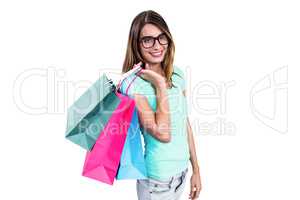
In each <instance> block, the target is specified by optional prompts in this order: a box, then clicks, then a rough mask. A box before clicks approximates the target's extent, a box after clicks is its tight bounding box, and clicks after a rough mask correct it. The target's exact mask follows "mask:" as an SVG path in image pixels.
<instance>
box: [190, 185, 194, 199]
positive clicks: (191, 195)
mask: <svg viewBox="0 0 300 200" xmlns="http://www.w3.org/2000/svg"><path fill="white" fill-rule="evenodd" d="M193 196H194V190H193V186H191V189H190V194H189V198H190V199H192V197H193Z"/></svg>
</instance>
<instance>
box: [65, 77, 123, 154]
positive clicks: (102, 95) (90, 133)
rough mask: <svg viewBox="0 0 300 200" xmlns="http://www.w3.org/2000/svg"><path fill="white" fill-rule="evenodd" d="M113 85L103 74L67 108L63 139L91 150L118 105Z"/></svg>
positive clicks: (118, 101)
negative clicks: (65, 128)
mask: <svg viewBox="0 0 300 200" xmlns="http://www.w3.org/2000/svg"><path fill="white" fill-rule="evenodd" d="M115 89H116V88H115V85H114V84H113V82H112V81H111V80H109V79H108V78H107V77H106V75H105V74H103V75H102V76H101V77H100V78H99V79H98V80H97V81H96V82H95V83H94V84H93V85H92V86H91V87H90V88H89V89H88V90H87V91H85V92H84V94H83V95H81V96H80V98H79V99H78V100H76V101H75V103H74V104H73V105H72V106H71V107H70V108H68V114H67V130H66V134H65V137H66V138H67V139H69V140H70V141H72V142H74V143H75V144H78V145H80V146H81V147H83V148H85V149H87V150H91V149H92V148H93V146H94V144H95V142H96V140H97V138H98V136H99V134H100V132H101V131H102V130H103V128H104V126H105V125H106V124H107V122H108V120H109V119H110V117H111V115H112V113H113V112H114V110H115V109H116V108H117V106H118V105H119V104H120V100H119V98H118V97H117V95H116V94H115Z"/></svg>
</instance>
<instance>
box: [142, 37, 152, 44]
mask: <svg viewBox="0 0 300 200" xmlns="http://www.w3.org/2000/svg"><path fill="white" fill-rule="evenodd" d="M151 41H152V38H145V39H144V42H146V43H148V42H151Z"/></svg>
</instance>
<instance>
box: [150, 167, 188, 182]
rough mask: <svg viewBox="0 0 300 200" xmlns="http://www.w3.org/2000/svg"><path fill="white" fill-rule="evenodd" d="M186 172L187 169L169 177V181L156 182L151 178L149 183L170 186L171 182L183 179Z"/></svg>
mask: <svg viewBox="0 0 300 200" xmlns="http://www.w3.org/2000/svg"><path fill="white" fill-rule="evenodd" d="M187 171H188V168H186V169H185V170H183V171H182V172H179V173H177V174H175V175H174V176H171V177H170V178H169V179H167V180H156V179H152V178H151V181H152V182H154V183H155V182H157V183H165V184H172V182H173V181H174V180H176V179H178V178H181V179H183V178H184V177H185V175H186V173H187Z"/></svg>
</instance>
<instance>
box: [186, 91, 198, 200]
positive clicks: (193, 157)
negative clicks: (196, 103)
mask: <svg viewBox="0 0 300 200" xmlns="http://www.w3.org/2000/svg"><path fill="white" fill-rule="evenodd" d="M183 95H184V96H185V97H186V92H185V90H184V91H183ZM186 120H187V136H188V144H189V152H190V162H191V165H192V168H193V173H192V177H191V180H190V183H191V188H190V198H191V199H196V198H198V196H199V194H200V191H201V187H202V186H201V180H200V169H199V164H198V160H197V154H196V146H195V141H194V136H193V131H192V127H191V124H190V121H189V118H188V117H187V119H186Z"/></svg>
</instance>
